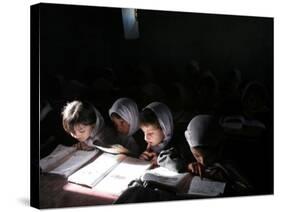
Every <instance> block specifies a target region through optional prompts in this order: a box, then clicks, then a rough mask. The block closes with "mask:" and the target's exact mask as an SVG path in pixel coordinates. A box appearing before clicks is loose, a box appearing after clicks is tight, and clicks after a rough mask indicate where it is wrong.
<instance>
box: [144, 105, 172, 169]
mask: <svg viewBox="0 0 281 212" xmlns="http://www.w3.org/2000/svg"><path fill="white" fill-rule="evenodd" d="M140 128H141V130H142V131H143V132H144V139H145V141H146V142H147V148H146V150H145V151H144V152H143V153H142V154H141V155H140V157H139V158H140V159H143V160H151V161H152V162H153V164H155V165H156V164H157V156H158V154H159V153H160V152H161V151H162V150H164V149H166V148H167V147H168V145H169V143H170V140H171V138H172V135H173V128H174V125H173V117H172V114H171V112H170V109H169V108H168V107H167V106H166V105H165V104H163V103H160V102H152V103H151V104H149V105H147V106H146V107H145V108H144V109H143V111H142V113H141V115H140Z"/></svg>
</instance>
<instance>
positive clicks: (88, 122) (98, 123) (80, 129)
mask: <svg viewBox="0 0 281 212" xmlns="http://www.w3.org/2000/svg"><path fill="white" fill-rule="evenodd" d="M62 124H63V128H64V130H65V131H66V132H67V133H69V134H70V135H71V136H72V137H73V138H75V139H76V140H77V141H78V143H76V144H74V145H75V146H76V147H77V149H79V150H92V149H93V148H95V145H98V146H105V147H107V146H109V145H113V144H114V143H113V142H115V143H119V141H116V139H115V138H116V134H115V133H114V131H113V130H111V128H108V127H107V126H105V124H104V119H103V117H102V115H101V114H100V112H99V111H98V110H97V109H96V108H95V107H94V105H92V104H91V103H89V102H86V101H77V100H75V101H72V102H70V103H67V104H66V105H65V106H64V108H63V111H62Z"/></svg>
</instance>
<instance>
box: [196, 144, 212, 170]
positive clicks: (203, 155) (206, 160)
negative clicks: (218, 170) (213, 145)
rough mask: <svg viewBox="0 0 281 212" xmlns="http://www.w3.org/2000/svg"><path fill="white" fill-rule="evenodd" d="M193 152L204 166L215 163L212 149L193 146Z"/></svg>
mask: <svg viewBox="0 0 281 212" xmlns="http://www.w3.org/2000/svg"><path fill="white" fill-rule="evenodd" d="M191 152H192V154H193V156H194V158H195V159H196V161H197V162H198V163H200V164H202V165H203V166H209V165H211V164H212V163H214V160H215V157H214V156H215V154H212V152H211V151H210V150H206V149H202V148H200V147H193V148H191Z"/></svg>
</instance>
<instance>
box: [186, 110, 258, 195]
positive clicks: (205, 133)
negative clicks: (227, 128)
mask: <svg viewBox="0 0 281 212" xmlns="http://www.w3.org/2000/svg"><path fill="white" fill-rule="evenodd" d="M185 138H186V140H187V142H188V144H189V147H190V150H191V152H192V154H193V156H194V158H195V161H194V162H190V163H188V164H187V167H186V170H187V171H188V172H191V173H192V174H194V175H199V176H201V177H207V178H210V179H213V180H217V181H223V182H226V183H227V189H226V191H225V195H226V196H227V195H231V196H234V195H248V194H252V192H253V188H252V186H251V184H250V183H249V181H248V180H247V179H246V178H245V177H244V176H242V175H241V173H240V171H238V169H237V168H236V167H235V164H234V163H233V162H231V161H227V160H224V158H223V136H222V133H221V129H220V126H219V124H218V119H217V118H215V117H214V116H211V115H198V116H196V117H194V118H193V119H192V120H191V121H190V123H189V125H188V127H187V130H186V131H185Z"/></svg>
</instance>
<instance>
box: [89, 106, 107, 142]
mask: <svg viewBox="0 0 281 212" xmlns="http://www.w3.org/2000/svg"><path fill="white" fill-rule="evenodd" d="M93 108H94V111H95V114H96V123H95V127H94V129H93V131H92V133H91V137H90V138H88V139H87V140H86V141H85V143H86V144H87V145H88V146H94V145H93V141H95V140H96V139H97V137H98V134H99V133H100V132H101V131H102V128H103V127H104V119H103V117H102V115H101V114H100V112H99V111H98V110H97V109H96V108H95V107H94V106H93Z"/></svg>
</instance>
